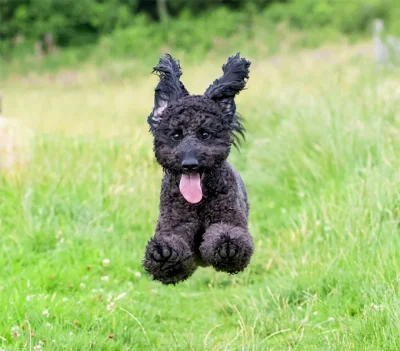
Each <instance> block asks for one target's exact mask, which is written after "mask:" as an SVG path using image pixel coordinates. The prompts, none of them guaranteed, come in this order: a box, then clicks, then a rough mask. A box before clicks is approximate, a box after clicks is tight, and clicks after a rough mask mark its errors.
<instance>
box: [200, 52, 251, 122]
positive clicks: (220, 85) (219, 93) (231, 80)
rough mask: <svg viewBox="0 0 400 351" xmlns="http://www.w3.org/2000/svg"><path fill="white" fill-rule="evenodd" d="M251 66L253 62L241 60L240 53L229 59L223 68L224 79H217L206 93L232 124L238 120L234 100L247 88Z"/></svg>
mask: <svg viewBox="0 0 400 351" xmlns="http://www.w3.org/2000/svg"><path fill="white" fill-rule="evenodd" d="M250 65H251V62H250V61H247V60H246V59H244V58H240V54H239V53H237V54H236V55H235V56H231V57H229V59H228V62H227V63H226V64H224V65H223V66H222V71H223V72H224V73H223V75H222V77H221V78H218V79H216V80H215V81H214V82H213V83H212V84H211V85H210V86H209V87H208V89H207V90H206V92H205V93H204V95H205V96H207V97H208V98H210V99H212V100H214V101H215V102H216V103H217V104H218V105H219V106H220V108H221V110H222V112H223V113H224V114H225V116H226V117H227V118H228V119H229V122H230V123H234V122H235V120H236V105H235V100H234V99H235V96H236V95H237V94H239V93H240V92H241V91H242V90H243V89H244V87H245V86H246V82H247V80H248V79H249V68H250Z"/></svg>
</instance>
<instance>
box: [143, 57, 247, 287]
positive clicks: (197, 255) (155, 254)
mask: <svg viewBox="0 0 400 351" xmlns="http://www.w3.org/2000/svg"><path fill="white" fill-rule="evenodd" d="M249 67H250V62H249V61H247V60H245V59H243V58H240V56H239V54H237V55H235V56H232V57H230V58H229V59H228V62H227V63H226V64H225V65H224V66H223V76H222V77H221V78H219V79H217V80H215V81H214V83H213V84H212V85H211V86H210V87H209V88H208V89H207V91H206V92H205V94H204V95H189V93H188V92H187V90H186V89H185V88H184V85H183V84H182V83H181V82H180V80H179V79H180V76H181V75H182V72H181V69H180V66H179V63H178V62H176V61H175V60H174V59H173V58H172V57H171V56H170V55H166V56H165V57H164V58H162V59H161V60H160V62H159V64H158V65H157V66H156V67H155V71H156V72H158V73H159V76H160V82H159V84H158V86H157V88H156V91H155V100H154V109H153V112H152V114H151V115H150V116H149V118H148V123H149V125H150V130H151V132H152V134H153V136H154V152H155V156H156V159H157V162H158V163H159V164H160V165H161V166H162V167H163V169H164V171H165V172H164V177H163V180H162V186H161V196H160V206H159V210H160V214H159V218H158V221H157V225H156V229H155V235H154V236H153V238H152V239H151V240H150V241H149V243H148V244H147V248H146V253H145V258H144V261H143V266H144V268H145V269H146V271H147V272H148V273H149V274H150V275H151V276H152V277H153V279H155V280H158V281H160V282H162V283H164V284H176V283H178V282H180V281H183V280H185V279H187V278H188V277H190V276H191V275H192V274H193V272H194V271H195V270H196V268H197V267H198V266H209V265H211V266H213V267H214V268H215V269H216V270H218V271H224V272H227V273H231V274H235V273H238V272H241V271H243V270H244V269H245V268H246V266H247V265H248V264H249V262H250V259H251V256H252V254H253V251H254V245H253V240H252V238H251V236H250V234H249V231H248V215H249V203H248V200H247V193H246V189H245V186H244V183H243V181H242V179H241V177H240V175H239V173H238V172H237V171H236V170H235V169H234V168H233V167H232V166H231V165H230V164H229V163H228V162H227V158H228V156H229V153H230V150H231V146H232V144H234V141H235V133H239V134H243V133H244V129H243V127H242V124H241V123H240V120H239V117H238V116H237V114H236V106H235V102H234V97H235V96H236V95H237V94H238V93H239V92H240V91H241V90H243V89H244V87H245V85H246V81H247V79H248V75H249ZM189 166H190V167H189ZM188 167H189V168H188ZM193 175H195V177H197V178H196V179H200V178H199V177H200V176H201V189H202V196H201V199H200V200H199V201H196V202H188V201H189V200H186V198H185V197H184V196H183V195H182V194H183V192H181V191H180V182H181V181H183V177H186V178H187V177H188V176H193ZM186 178H185V179H186ZM190 179H192V178H190Z"/></svg>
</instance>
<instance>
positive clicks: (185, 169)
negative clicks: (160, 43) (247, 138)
mask: <svg viewBox="0 0 400 351" xmlns="http://www.w3.org/2000/svg"><path fill="white" fill-rule="evenodd" d="M249 67H250V62H249V61H247V60H245V59H244V58H240V56H239V54H236V55H235V56H232V57H230V58H229V59H228V62H227V63H226V64H224V65H223V66H222V70H223V75H222V77H220V78H219V79H216V80H215V81H214V82H213V83H212V84H211V85H210V86H209V87H208V89H207V90H206V92H205V93H204V95H190V94H189V92H188V91H187V90H186V88H185V86H184V85H183V84H182V82H181V81H180V77H181V75H182V71H181V68H180V66H179V62H177V61H175V60H174V59H173V58H172V57H171V56H170V55H168V54H166V55H165V56H164V57H163V58H161V59H160V61H159V63H158V65H157V66H156V67H154V72H156V73H157V74H158V75H159V77H160V81H159V83H158V85H157V87H156V89H155V97H154V108H153V111H152V113H151V114H150V116H149V117H148V120H147V121H148V123H149V125H150V131H151V132H152V134H153V136H154V152H155V155H156V159H157V161H158V163H159V164H160V165H161V166H162V167H163V168H164V169H165V170H166V171H168V172H170V173H174V174H176V175H179V176H181V180H180V190H181V193H182V195H183V196H184V197H185V199H186V200H187V201H189V202H191V203H197V202H199V201H200V200H201V198H202V191H201V179H202V176H203V175H204V174H206V173H209V172H210V171H212V170H213V169H214V168H215V167H218V166H219V165H221V164H222V162H223V161H224V160H226V159H227V157H228V155H229V152H230V149H231V146H232V144H234V143H235V140H236V138H237V136H238V134H239V135H241V136H243V135H244V128H243V126H242V124H241V123H240V119H239V117H238V116H237V114H236V105H235V101H234V99H235V96H236V95H237V94H238V93H239V92H240V91H241V90H243V89H244V87H245V85H246V81H247V79H248V77H249Z"/></svg>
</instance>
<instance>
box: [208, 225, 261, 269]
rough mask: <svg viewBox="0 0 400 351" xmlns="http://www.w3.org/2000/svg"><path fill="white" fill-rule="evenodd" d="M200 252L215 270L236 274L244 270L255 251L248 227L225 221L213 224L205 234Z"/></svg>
mask: <svg viewBox="0 0 400 351" xmlns="http://www.w3.org/2000/svg"><path fill="white" fill-rule="evenodd" d="M203 239H204V240H203V243H202V244H201V245H200V254H201V256H202V259H203V260H204V262H206V263H207V264H209V265H212V266H213V267H214V268H215V270H217V271H223V272H227V273H231V274H235V273H238V272H241V271H243V270H244V269H245V268H246V266H247V265H248V264H249V262H250V258H251V256H252V254H253V251H254V244H253V239H252V238H251V236H250V234H249V232H248V230H247V229H244V228H242V227H239V226H232V225H229V224H225V223H218V224H212V225H211V226H210V227H209V228H208V229H207V231H206V232H205V234H204V237H203Z"/></svg>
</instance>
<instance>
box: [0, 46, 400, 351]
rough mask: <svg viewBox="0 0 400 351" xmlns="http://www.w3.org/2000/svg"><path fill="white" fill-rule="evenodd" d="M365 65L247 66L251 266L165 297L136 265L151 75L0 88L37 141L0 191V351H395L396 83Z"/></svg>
mask: <svg viewBox="0 0 400 351" xmlns="http://www.w3.org/2000/svg"><path fill="white" fill-rule="evenodd" d="M371 52H372V50H371V48H370V47H369V46H365V45H359V46H354V47H343V46H338V47H332V46H331V47H326V48H321V49H319V50H316V51H304V52H301V53H299V54H298V55H296V56H294V57H285V56H277V57H274V58H270V59H267V58H260V57H254V58H253V57H250V59H252V61H253V65H252V71H251V77H250V81H249V84H248V90H246V91H244V92H243V93H242V94H241V95H240V96H239V97H238V101H237V104H238V109H239V111H240V112H241V114H242V115H243V116H244V117H245V118H246V121H245V126H246V128H247V141H246V142H245V143H244V144H243V146H242V148H241V151H240V152H238V151H236V150H235V151H233V153H232V154H231V157H230V159H231V161H232V162H233V163H234V165H235V166H236V167H237V168H238V169H239V170H240V172H241V174H242V175H243V177H244V180H245V183H246V185H247V188H248V192H249V197H250V202H251V223H250V230H251V233H252V235H253V236H254V239H255V244H256V252H255V255H254V257H253V259H252V262H251V264H250V266H249V267H248V269H247V270H246V271H245V272H244V273H242V274H239V275H236V276H228V275H225V274H222V273H215V272H214V271H213V270H212V269H210V268H203V269H199V270H198V271H197V272H196V273H195V274H194V276H193V277H192V278H190V280H188V281H187V282H184V283H182V284H179V285H177V286H175V287H173V286H168V287H165V286H162V285H160V284H159V283H157V282H153V281H151V280H150V279H149V278H148V277H147V276H146V274H145V273H144V272H143V270H142V268H141V261H142V257H143V254H144V249H145V245H146V243H147V240H148V239H149V238H150V237H151V235H152V234H153V230H154V225H155V221H156V219H157V215H158V195H159V189H160V179H161V175H162V173H161V170H160V168H159V167H158V166H157V164H156V163H155V160H154V157H153V153H152V144H151V143H152V140H151V136H150V135H149V133H148V127H147V124H146V118H147V116H148V114H149V113H150V111H151V108H152V101H153V100H152V99H153V95H152V94H153V89H154V86H155V84H156V81H157V79H156V77H154V76H151V75H150V74H146V72H143V74H142V75H141V76H139V77H138V76H134V75H132V74H129V63H114V64H112V65H109V66H107V67H105V68H103V69H102V70H99V69H95V68H88V69H85V70H84V71H67V72H60V73H59V74H58V75H54V74H52V75H42V76H34V75H30V76H27V77H11V78H8V79H7V80H6V81H2V82H0V86H1V90H2V92H3V94H4V110H5V114H6V115H9V116H10V117H15V118H17V119H18V120H20V121H22V123H24V124H25V125H27V126H29V127H31V128H32V130H33V132H34V134H35V135H34V150H33V151H34V157H33V161H32V163H31V164H30V165H28V166H27V168H26V169H22V170H20V172H19V173H17V174H14V175H9V174H4V175H2V176H1V178H0V250H1V254H0V312H1V313H0V349H1V350H40V349H44V350H55V351H56V350H89V349H93V350H185V351H186V350H307V351H309V350H399V349H400V322H399V320H400V292H399V291H400V237H399V229H398V221H399V210H400V184H399V182H400V173H399V171H400V112H399V111H400V106H399V105H400V72H399V71H396V70H392V71H390V72H386V71H382V70H378V69H377V67H376V66H375V65H374V64H373V62H372V61H371V57H370V53H371ZM242 55H243V56H244V57H246V56H247V55H246V53H245V52H242ZM225 60H226V57H221V58H219V59H213V60H209V61H207V62H205V63H203V64H202V65H199V66H196V67H195V66H190V67H187V66H185V62H184V61H183V62H182V65H183V69H184V75H183V81H184V83H185V85H186V86H187V87H188V89H189V90H190V91H191V92H192V93H202V92H204V90H205V89H206V87H207V86H208V85H209V84H210V83H211V81H212V80H213V79H214V78H215V77H217V76H219V75H220V72H221V71H220V67H221V64H222V63H223V62H224V61H225ZM153 64H154V62H149V63H148V66H149V72H150V71H151V68H152V66H153ZM124 72H128V73H126V74H124Z"/></svg>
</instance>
